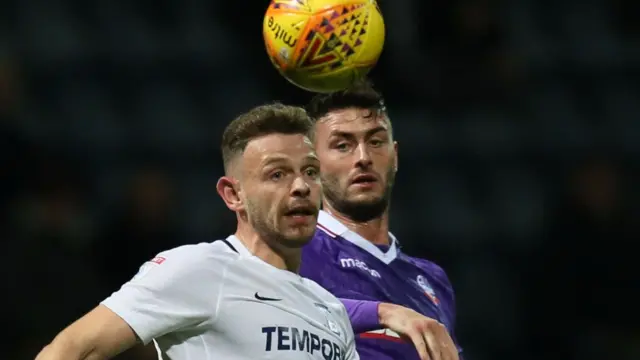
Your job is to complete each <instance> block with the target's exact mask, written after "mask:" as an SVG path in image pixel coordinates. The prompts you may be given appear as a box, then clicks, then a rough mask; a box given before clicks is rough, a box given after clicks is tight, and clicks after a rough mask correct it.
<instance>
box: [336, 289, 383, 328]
mask: <svg viewBox="0 0 640 360" xmlns="http://www.w3.org/2000/svg"><path fill="white" fill-rule="evenodd" d="M340 301H342V304H343V305H344V307H345V308H346V310H347V315H349V320H350V321H351V327H353V332H354V333H356V334H360V333H363V332H367V331H372V330H377V329H380V328H381V326H380V319H379V317H378V305H380V302H378V301H367V300H351V299H344V298H341V299H340Z"/></svg>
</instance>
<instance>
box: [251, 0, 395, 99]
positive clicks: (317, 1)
mask: <svg viewBox="0 0 640 360" xmlns="http://www.w3.org/2000/svg"><path fill="white" fill-rule="evenodd" d="M262 33H263V36H264V42H265V46H266V49H267V53H268V55H269V58H270V59H271V62H272V63H273V65H274V66H275V67H276V69H278V71H279V72H280V74H282V75H283V76H284V77H285V78H286V79H287V80H289V81H290V82H291V83H293V84H295V85H296V86H298V87H300V88H303V89H305V90H308V91H313V92H321V93H327V92H333V91H337V90H342V89H345V88H347V87H348V86H349V85H350V84H351V83H353V81H354V80H356V79H359V78H361V77H364V76H365V75H366V74H367V73H368V72H369V71H370V70H371V68H373V66H374V65H375V64H376V62H377V60H378V58H379V57H380V54H381V53H382V48H383V46H384V38H385V28H384V19H383V17H382V13H381V12H380V8H379V7H378V4H377V2H376V1H375V0H272V1H271V3H270V4H269V7H268V8H267V12H266V14H265V16H264V22H263V27H262Z"/></svg>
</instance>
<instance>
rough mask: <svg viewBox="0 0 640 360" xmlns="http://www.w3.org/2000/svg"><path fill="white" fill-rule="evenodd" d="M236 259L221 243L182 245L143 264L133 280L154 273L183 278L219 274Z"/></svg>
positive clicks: (233, 253) (229, 249) (234, 253)
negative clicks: (210, 273)
mask: <svg viewBox="0 0 640 360" xmlns="http://www.w3.org/2000/svg"><path fill="white" fill-rule="evenodd" d="M237 258H238V254H237V253H236V252H234V251H233V250H232V249H231V248H229V247H228V246H227V245H226V244H225V243H224V242H223V241H215V242H212V243H199V244H190V245H183V246H179V247H176V248H173V249H169V250H165V251H162V252H160V253H158V254H157V255H156V256H155V257H154V258H153V259H150V260H148V261H147V262H145V263H144V264H143V265H142V266H141V267H140V271H139V272H138V274H137V275H136V276H135V277H134V280H137V279H139V278H142V277H147V276H150V275H152V274H154V273H157V274H162V275H164V276H172V277H173V276H176V277H184V276H188V275H191V274H193V273H201V272H219V271H222V270H223V269H224V268H225V265H226V264H228V263H230V262H231V261H233V260H234V259H237ZM158 276H159V275H158Z"/></svg>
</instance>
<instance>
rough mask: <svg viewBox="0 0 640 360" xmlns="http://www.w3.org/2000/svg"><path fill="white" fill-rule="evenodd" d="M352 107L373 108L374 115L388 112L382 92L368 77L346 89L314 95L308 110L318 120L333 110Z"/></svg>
mask: <svg viewBox="0 0 640 360" xmlns="http://www.w3.org/2000/svg"><path fill="white" fill-rule="evenodd" d="M351 107H355V108H360V109H368V110H371V114H372V115H374V114H385V113H386V107H385V105H384V98H383V97H382V94H380V93H379V92H377V91H376V90H375V89H374V88H373V84H372V83H371V82H370V81H369V80H366V79H362V80H358V81H356V82H354V83H353V84H352V85H351V86H350V87H349V88H347V89H345V90H341V91H336V92H333V93H328V94H318V95H316V96H314V97H313V98H312V99H311V101H310V102H309V104H308V105H307V112H308V114H309V116H310V117H311V118H312V119H313V120H318V119H320V118H322V117H323V116H325V115H327V114H328V113H329V112H331V111H334V110H341V109H346V108H351Z"/></svg>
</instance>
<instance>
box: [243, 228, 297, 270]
mask: <svg viewBox="0 0 640 360" xmlns="http://www.w3.org/2000/svg"><path fill="white" fill-rule="evenodd" d="M234 235H235V236H236V237H237V238H238V239H239V240H240V242H241V243H242V244H243V245H244V246H245V247H246V248H247V250H249V252H250V253H251V254H253V255H254V256H255V257H257V258H259V259H261V260H262V261H264V262H266V263H267V264H269V265H271V266H274V267H276V268H278V269H281V270H287V271H291V272H293V273H296V274H297V273H298V270H299V269H300V262H301V258H302V249H280V248H278V249H276V248H274V247H273V245H270V244H269V242H268V241H267V240H266V239H264V238H263V237H262V236H260V235H259V234H258V233H257V232H256V231H255V229H253V227H251V226H250V225H249V224H242V223H238V229H237V230H236V233H235V234H234Z"/></svg>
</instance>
